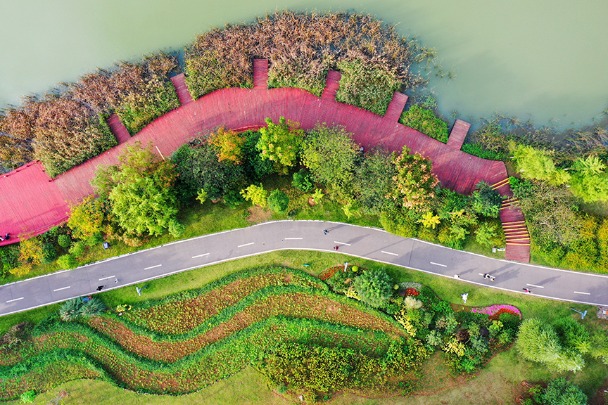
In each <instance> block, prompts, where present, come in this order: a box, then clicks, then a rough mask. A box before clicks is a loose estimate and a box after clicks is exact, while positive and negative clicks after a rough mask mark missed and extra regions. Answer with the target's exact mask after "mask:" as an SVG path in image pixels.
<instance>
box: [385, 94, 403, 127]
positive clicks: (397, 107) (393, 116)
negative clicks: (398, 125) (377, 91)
mask: <svg viewBox="0 0 608 405" xmlns="http://www.w3.org/2000/svg"><path fill="white" fill-rule="evenodd" d="M406 103H407V96H406V95H405V94H403V93H401V92H399V91H396V92H395V93H394V94H393V99H392V100H391V102H390V104H389V105H388V108H387V109H386V113H384V119H385V120H390V121H393V122H398V121H399V118H400V117H401V113H402V112H403V109H404V108H405V104H406Z"/></svg>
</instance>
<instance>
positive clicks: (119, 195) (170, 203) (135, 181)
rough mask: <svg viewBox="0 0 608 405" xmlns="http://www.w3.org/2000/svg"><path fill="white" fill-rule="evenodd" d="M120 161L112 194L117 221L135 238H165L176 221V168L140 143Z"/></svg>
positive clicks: (127, 151)
mask: <svg viewBox="0 0 608 405" xmlns="http://www.w3.org/2000/svg"><path fill="white" fill-rule="evenodd" d="M119 159H120V165H119V166H118V167H117V168H116V169H115V170H114V171H113V172H112V174H111V176H110V177H111V180H112V183H113V184H112V185H111V191H110V192H109V195H108V200H109V202H110V211H111V213H112V215H113V220H114V221H115V222H116V223H117V224H118V225H119V226H120V228H121V229H123V230H124V231H125V233H126V234H127V235H130V236H132V237H135V238H140V237H144V236H147V235H153V236H157V235H161V234H162V233H163V232H165V230H167V229H168V227H169V224H170V223H171V222H172V221H175V220H176V214H177V198H176V196H175V192H174V189H173V184H174V182H175V179H176V178H177V173H176V171H175V166H174V165H173V164H172V163H170V162H168V161H164V160H160V159H159V158H158V156H157V155H156V154H154V153H153V152H152V148H151V147H147V148H142V147H141V145H140V144H139V143H136V144H135V145H133V146H129V147H127V150H126V152H125V153H124V154H123V155H121V156H120V158H119ZM94 184H96V183H95V182H94Z"/></svg>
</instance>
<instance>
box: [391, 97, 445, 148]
mask: <svg viewBox="0 0 608 405" xmlns="http://www.w3.org/2000/svg"><path fill="white" fill-rule="evenodd" d="M399 122H401V123H402V124H403V125H406V126H408V127H410V128H414V129H415V130H417V131H420V132H422V133H423V134H425V135H427V136H430V137H431V138H434V139H437V140H438V141H440V142H443V143H446V142H447V141H448V124H447V123H446V122H445V121H443V120H441V119H440V118H438V117H437V116H436V115H435V113H434V112H433V111H432V110H429V109H427V108H424V107H421V106H420V105H417V104H415V105H413V106H411V107H410V108H409V110H407V111H405V112H404V113H403V114H401V118H400V119H399Z"/></svg>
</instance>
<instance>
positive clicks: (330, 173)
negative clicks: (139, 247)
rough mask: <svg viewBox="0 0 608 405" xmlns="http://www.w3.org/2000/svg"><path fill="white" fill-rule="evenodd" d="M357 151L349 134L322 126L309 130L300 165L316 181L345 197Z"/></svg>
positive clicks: (348, 193)
mask: <svg viewBox="0 0 608 405" xmlns="http://www.w3.org/2000/svg"><path fill="white" fill-rule="evenodd" d="M358 151H359V147H358V146H357V144H356V143H355V142H354V141H353V140H352V134H350V133H348V132H346V130H345V129H344V128H342V127H328V126H327V125H325V124H321V125H317V126H316V127H315V128H314V129H313V130H311V131H310V132H309V133H308V136H307V137H306V140H305V141H304V144H303V146H302V164H303V165H304V166H306V167H307V168H308V169H309V170H310V173H311V174H312V176H313V177H314V179H315V180H316V181H318V182H320V183H322V184H324V185H326V186H328V187H331V188H332V189H333V190H335V191H337V192H338V193H339V194H340V196H342V197H346V196H349V195H350V194H351V190H352V180H353V173H354V169H355V160H356V158H357V154H358Z"/></svg>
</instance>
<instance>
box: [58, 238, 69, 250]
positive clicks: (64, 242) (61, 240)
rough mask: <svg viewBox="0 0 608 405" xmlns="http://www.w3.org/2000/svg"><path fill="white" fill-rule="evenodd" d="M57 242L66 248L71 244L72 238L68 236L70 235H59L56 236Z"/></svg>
mask: <svg viewBox="0 0 608 405" xmlns="http://www.w3.org/2000/svg"><path fill="white" fill-rule="evenodd" d="M57 244H58V245H59V246H61V247H62V248H64V249H67V248H69V247H70V245H71V244H72V238H70V235H65V234H63V235H59V236H58V237H57Z"/></svg>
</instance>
